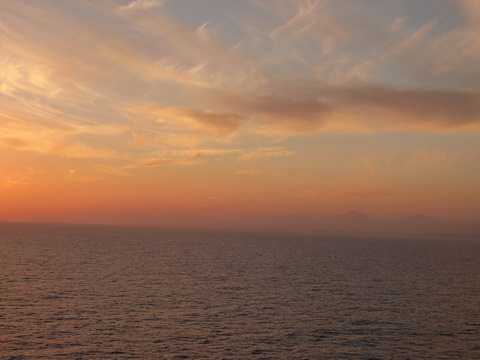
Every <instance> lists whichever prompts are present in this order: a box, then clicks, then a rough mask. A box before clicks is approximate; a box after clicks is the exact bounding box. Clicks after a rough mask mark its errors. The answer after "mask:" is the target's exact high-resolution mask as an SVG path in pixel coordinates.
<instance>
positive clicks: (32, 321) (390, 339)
mask: <svg viewBox="0 0 480 360" xmlns="http://www.w3.org/2000/svg"><path fill="white" fill-rule="evenodd" d="M0 359H17V360H19V359H32V360H33V359H384V360H390V359H395V360H397V359H463V360H465V359H480V241H479V240H478V239H477V240H475V239H470V240H448V239H426V238H423V239H405V238H392V237H390V238H382V237H341V236H328V235H278V234H277V235H266V234H253V233H228V232H207V231H197V232H194V231H178V230H154V229H135V228H108V227H87V226H51V225H49V226H47V225H9V224H0Z"/></svg>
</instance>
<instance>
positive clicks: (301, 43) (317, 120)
mask: <svg viewBox="0 0 480 360" xmlns="http://www.w3.org/2000/svg"><path fill="white" fill-rule="evenodd" d="M479 34H480V1H478V0H457V1H456V0H383V1H379V0H342V1H338V0H331V1H328V0H324V1H320V0H319V1H313V0H311V1H302V0H170V1H168V0H166V1H156V0H135V1H131V0H102V1H98V0H18V1H12V0H0V221H60V222H111V223H122V222H126V223H128V222H129V220H128V219H132V221H131V222H132V223H138V222H142V221H141V220H139V219H142V218H143V219H145V220H144V223H149V222H151V219H153V218H155V216H160V215H166V214H186V215H202V216H224V217H235V216H242V215H254V216H274V215H279V214H283V213H295V214H300V215H305V216H309V217H323V216H333V215H337V214H340V213H345V212H348V211H350V210H352V209H354V210H357V211H361V212H364V213H366V214H369V215H372V216H377V217H384V218H401V217H407V216H410V215H413V214H415V213H422V214H425V215H428V216H432V217H435V218H439V219H446V220H480V36H479Z"/></svg>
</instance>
